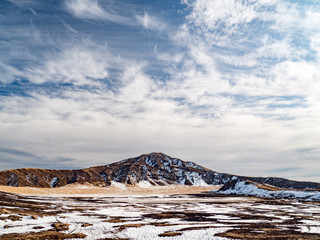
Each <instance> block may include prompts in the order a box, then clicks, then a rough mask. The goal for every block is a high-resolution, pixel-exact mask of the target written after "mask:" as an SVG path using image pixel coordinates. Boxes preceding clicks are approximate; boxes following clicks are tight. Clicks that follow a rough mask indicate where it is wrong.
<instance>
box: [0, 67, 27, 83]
mask: <svg viewBox="0 0 320 240" xmlns="http://www.w3.org/2000/svg"><path fill="white" fill-rule="evenodd" d="M0 72H1V77H0V82H1V83H4V84H8V83H11V82H14V81H15V80H17V79H20V78H21V76H22V75H23V74H22V72H21V71H20V70H18V69H17V68H15V67H13V66H10V65H8V64H6V63H2V62H0Z"/></svg>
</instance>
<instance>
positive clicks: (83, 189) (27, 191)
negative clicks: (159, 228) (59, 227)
mask: <svg viewBox="0 0 320 240" xmlns="http://www.w3.org/2000/svg"><path fill="white" fill-rule="evenodd" d="M219 187H220V186H203V187H199V186H183V185H171V186H159V187H157V186H153V187H150V186H142V187H141V186H132V185H124V184H113V185H111V186H109V187H97V186H93V185H90V184H85V185H80V184H69V185H67V186H64V187H59V188H34V187H9V186H0V191H1V192H7V193H15V194H24V195H45V196H50V195H79V196H83V195H117V196H121V195H122V196H131V195H159V194H160V195H162V194H168V195H170V194H196V193H201V192H206V191H211V190H217V189H219Z"/></svg>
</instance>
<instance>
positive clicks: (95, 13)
mask: <svg viewBox="0 0 320 240" xmlns="http://www.w3.org/2000/svg"><path fill="white" fill-rule="evenodd" d="M64 4H65V7H66V10H67V11H68V12H70V13H71V14H72V15H73V16H75V17H77V18H81V19H89V20H100V21H111V22H115V23H120V24H131V22H130V19H128V18H126V17H123V16H120V15H117V14H113V13H110V12H109V11H108V10H105V9H104V8H103V7H102V6H101V5H100V4H99V2H98V0H65V2H64Z"/></svg>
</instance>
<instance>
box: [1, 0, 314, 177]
mask: <svg viewBox="0 0 320 240" xmlns="http://www.w3.org/2000/svg"><path fill="white" fill-rule="evenodd" d="M319 23H320V1H319V0H304V1H300V0H152V1H147V0H47V1H41V0H24V1H20V0H2V1H1V2H0V169H1V170H4V169H10V168H22V167H36V168H56V169H75V168H83V167H89V166H94V165H103V164H108V163H111V162H115V161H119V160H122V159H125V158H128V157H135V156H138V155H140V154H142V153H149V152H164V153H166V154H168V155H170V156H172V157H178V158H181V159H183V160H188V161H194V162H196V163H198V164H201V165H204V166H206V167H208V168H210V169H212V170H216V171H219V172H227V173H233V174H240V175H250V176H281V177H286V178H292V179H298V180H313V181H320V127H319V124H320V25H319Z"/></svg>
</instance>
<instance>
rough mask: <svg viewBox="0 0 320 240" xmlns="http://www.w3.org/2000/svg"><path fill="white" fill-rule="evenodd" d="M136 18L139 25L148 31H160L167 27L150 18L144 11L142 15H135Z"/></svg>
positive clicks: (156, 19) (159, 21)
mask: <svg viewBox="0 0 320 240" xmlns="http://www.w3.org/2000/svg"><path fill="white" fill-rule="evenodd" d="M136 18H137V20H138V23H139V24H141V25H142V26H143V27H144V28H146V29H149V30H156V31H161V30H164V29H165V28H166V27H167V25H166V23H165V22H163V21H161V20H159V19H158V18H156V17H153V16H150V15H149V14H148V13H147V12H146V11H145V12H144V15H141V16H140V15H136Z"/></svg>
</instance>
